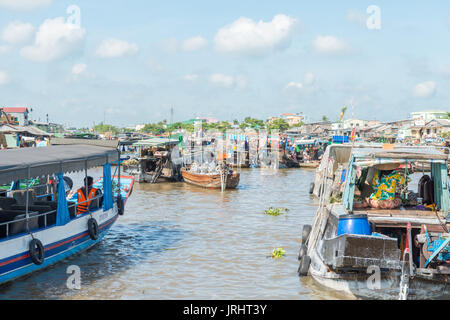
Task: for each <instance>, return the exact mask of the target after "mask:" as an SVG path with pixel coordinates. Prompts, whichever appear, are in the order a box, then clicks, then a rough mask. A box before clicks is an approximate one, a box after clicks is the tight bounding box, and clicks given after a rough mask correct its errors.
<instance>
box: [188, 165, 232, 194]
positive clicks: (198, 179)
mask: <svg viewBox="0 0 450 320" xmlns="http://www.w3.org/2000/svg"><path fill="white" fill-rule="evenodd" d="M181 174H182V176H183V179H184V181H185V182H187V183H189V184H192V185H195V186H199V187H203V188H209V189H220V188H221V180H220V174H214V175H206V174H197V173H192V172H189V171H187V170H186V169H184V168H183V169H181ZM239 179H240V174H239V173H238V172H233V173H230V174H228V176H227V186H226V188H227V189H235V188H236V187H237V186H238V184H239Z"/></svg>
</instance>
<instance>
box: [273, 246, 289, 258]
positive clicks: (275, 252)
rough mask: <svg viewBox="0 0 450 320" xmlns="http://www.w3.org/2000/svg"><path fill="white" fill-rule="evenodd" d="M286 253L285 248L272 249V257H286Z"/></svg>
mask: <svg viewBox="0 0 450 320" xmlns="http://www.w3.org/2000/svg"><path fill="white" fill-rule="evenodd" d="M285 254H286V250H284V249H283V248H276V249H273V251H272V258H274V259H280V258H282V257H284V256H285Z"/></svg>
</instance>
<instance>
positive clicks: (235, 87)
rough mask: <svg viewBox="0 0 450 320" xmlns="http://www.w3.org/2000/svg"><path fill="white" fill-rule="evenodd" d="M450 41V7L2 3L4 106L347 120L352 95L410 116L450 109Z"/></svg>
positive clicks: (118, 118)
mask: <svg viewBox="0 0 450 320" xmlns="http://www.w3.org/2000/svg"><path fill="white" fill-rule="evenodd" d="M71 5H76V6H77V7H78V8H79V10H80V11H79V12H80V20H79V22H80V24H79V26H78V25H76V22H77V21H78V20H77V19H73V17H74V15H73V11H72V12H71V13H67V8H68V7H69V6H71ZM370 5H376V6H378V7H379V8H380V13H381V20H380V21H381V29H379V30H370V29H368V28H367V26H366V20H367V19H368V18H369V16H370V15H371V14H369V13H367V12H366V9H367V8H368V7H369V6H370ZM74 23H75V25H74ZM449 38H450V4H449V3H448V1H433V2H432V5H431V4H428V3H425V2H419V1H417V2H415V3H409V2H408V1H395V3H394V1H370V2H369V1H367V2H366V1H339V2H338V1H299V0H295V1H248V0H247V1H232V0H231V1H230V0H227V1H189V2H187V1H137V0H130V1H117V0H113V1H100V0H98V1H92V0H91V1H87V0H86V1H82V0H78V1H76V0H72V1H64V0H58V1H56V0H53V1H52V0H0V97H1V99H0V105H3V106H24V105H25V106H29V107H32V108H33V113H32V116H33V117H34V118H40V119H41V120H42V119H44V118H45V115H46V114H49V118H50V120H51V121H56V122H60V123H64V124H71V125H75V126H87V125H92V124H93V123H94V122H95V123H99V122H100V121H103V119H105V120H106V122H107V123H111V124H114V125H131V124H139V123H147V122H156V121H160V120H163V119H167V120H170V108H171V107H173V108H174V121H181V120H185V119H189V118H192V117H194V116H199V117H216V118H219V119H223V120H233V119H239V120H241V119H243V118H244V117H246V116H253V117H257V118H267V117H269V116H272V115H279V114H280V113H283V112H303V113H304V114H305V115H306V116H308V118H309V119H310V120H311V121H313V120H319V119H320V118H321V117H322V115H326V116H327V117H328V118H330V119H332V120H334V119H336V118H337V117H338V115H339V111H340V109H341V108H342V106H343V105H349V104H350V102H351V101H353V105H354V116H355V117H359V118H365V119H378V120H390V119H400V118H405V117H407V116H408V115H409V113H410V112H412V111H418V110H423V109H441V110H449V109H450V108H449V107H448V101H449V92H450V59H449V58H450V57H449V56H450V43H449V41H447V39H449ZM351 113H352V111H351V108H349V111H348V115H347V116H351Z"/></svg>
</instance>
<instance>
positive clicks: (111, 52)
mask: <svg viewBox="0 0 450 320" xmlns="http://www.w3.org/2000/svg"><path fill="white" fill-rule="evenodd" d="M138 51H139V47H138V46H137V44H135V43H129V42H126V41H122V40H119V39H114V38H109V39H105V40H103V41H102V43H100V45H99V46H98V48H97V50H96V51H95V54H96V55H97V56H99V57H102V58H118V57H122V56H125V55H134V54H136V53H137V52H138Z"/></svg>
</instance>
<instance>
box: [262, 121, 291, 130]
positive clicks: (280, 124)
mask: <svg viewBox="0 0 450 320" xmlns="http://www.w3.org/2000/svg"><path fill="white" fill-rule="evenodd" d="M267 128H268V129H269V130H271V131H272V130H278V131H280V132H283V131H286V130H287V129H289V124H288V123H287V122H286V120H284V119H276V120H274V121H273V122H272V123H271V124H268V126H267Z"/></svg>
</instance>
